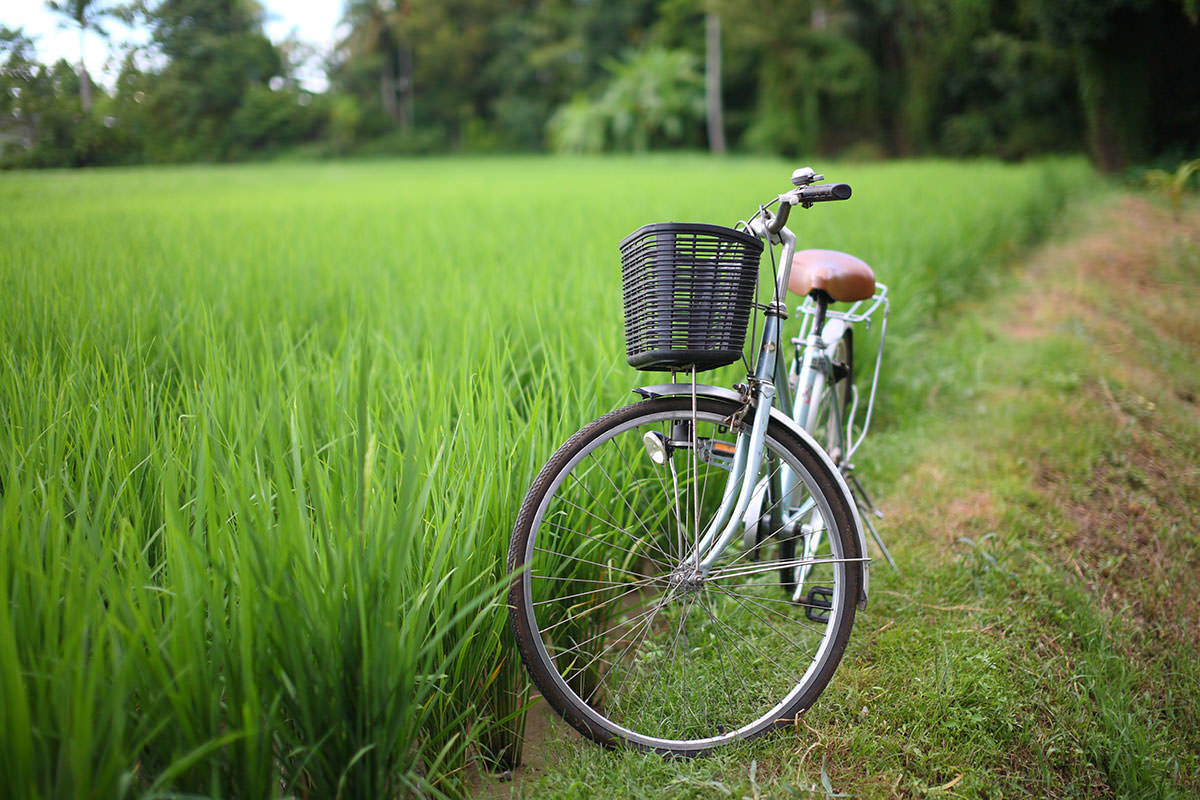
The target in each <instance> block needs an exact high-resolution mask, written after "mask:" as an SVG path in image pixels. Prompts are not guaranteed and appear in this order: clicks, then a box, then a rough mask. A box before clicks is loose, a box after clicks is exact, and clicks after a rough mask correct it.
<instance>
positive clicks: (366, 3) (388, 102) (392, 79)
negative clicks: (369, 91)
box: [341, 0, 413, 129]
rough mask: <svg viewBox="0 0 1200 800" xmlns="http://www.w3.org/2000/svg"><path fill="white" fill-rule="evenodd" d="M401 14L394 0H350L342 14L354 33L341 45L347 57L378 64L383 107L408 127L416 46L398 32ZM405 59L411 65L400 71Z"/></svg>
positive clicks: (392, 118)
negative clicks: (410, 44) (400, 72)
mask: <svg viewBox="0 0 1200 800" xmlns="http://www.w3.org/2000/svg"><path fill="white" fill-rule="evenodd" d="M400 16H401V11H400V9H399V8H397V7H396V5H395V3H394V2H392V0H350V2H349V3H347V4H346V13H345V15H344V16H343V17H342V21H343V22H344V23H346V24H348V25H349V26H350V33H349V34H348V35H347V36H346V38H345V39H344V40H342V42H341V47H343V48H345V50H346V51H347V52H346V58H347V59H350V60H364V61H370V62H371V63H373V64H376V65H377V66H376V69H377V70H378V74H379V101H380V104H381V105H382V106H383V111H384V113H385V114H387V116H388V117H389V118H390V119H391V120H392V122H393V123H394V124H397V125H399V126H400V128H401V129H407V128H409V127H411V126H412V88H413V87H412V48H411V47H410V46H409V45H408V44H407V43H402V42H401V41H399V39H398V38H397V36H396V32H395V27H396V26H397V25H398V24H399V22H400ZM402 63H403V64H405V65H406V66H407V67H408V69H407V70H406V71H405V72H404V73H403V74H399V73H398V70H399V67H400V65H401V64H402ZM401 97H402V98H403V100H401Z"/></svg>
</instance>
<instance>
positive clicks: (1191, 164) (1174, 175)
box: [1144, 158, 1200, 219]
mask: <svg viewBox="0 0 1200 800" xmlns="http://www.w3.org/2000/svg"><path fill="white" fill-rule="evenodd" d="M1197 172H1200V158H1197V159H1195V160H1192V161H1185V162H1183V163H1182V164H1180V165H1179V166H1178V167H1176V168H1175V171H1174V172H1167V171H1166V170H1162V169H1152V170H1149V171H1147V172H1146V175H1145V178H1144V179H1145V181H1146V185H1147V186H1149V187H1151V188H1153V189H1159V190H1160V191H1162V192H1164V193H1165V194H1166V195H1167V198H1168V199H1169V200H1170V201H1171V210H1172V212H1173V213H1174V214H1175V219H1179V214H1180V210H1181V203H1182V201H1183V191H1184V189H1186V188H1187V186H1188V181H1189V180H1191V177H1192V175H1194V174H1195V173H1197Z"/></svg>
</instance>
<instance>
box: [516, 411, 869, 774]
mask: <svg viewBox="0 0 1200 800" xmlns="http://www.w3.org/2000/svg"><path fill="white" fill-rule="evenodd" d="M738 410H739V406H738V405H737V404H736V403H734V402H732V401H728V400H724V399H715V398H703V397H702V398H698V399H697V400H696V405H695V410H694V412H693V405H692V398H690V397H668V398H657V399H653V400H647V401H644V402H640V403H635V404H633V405H631V406H627V407H625V408H622V409H618V410H617V411H614V412H611V413H609V414H606V415H605V416H603V417H601V418H599V419H597V420H595V421H594V422H592V423H590V424H588V425H586V426H585V427H583V428H582V429H580V430H579V431H578V432H577V433H576V434H575V435H574V436H572V437H571V438H570V439H569V440H568V441H567V442H566V443H565V444H564V445H563V446H562V447H561V448H559V450H558V451H557V452H556V453H555V454H554V455H553V456H551V458H550V459H549V461H548V462H547V463H546V465H545V466H544V467H543V468H542V470H541V472H540V473H539V475H538V476H537V478H536V479H535V480H534V482H533V484H532V486H531V487H530V489H529V492H528V493H527V495H526V497H525V500H524V503H523V504H522V506H521V510H520V512H519V514H518V517H517V522H516V525H515V527H514V529H513V534H512V539H511V542H510V546H509V553H508V569H509V574H510V576H512V578H511V582H510V586H509V592H508V604H509V622H510V628H511V630H512V633H513V636H514V637H515V639H516V642H517V645H518V649H519V651H520V654H521V658H522V660H523V662H524V664H525V666H526V669H527V670H528V672H529V675H530V677H531V678H532V679H533V682H534V683H535V684H536V685H537V687H538V689H539V690H540V691H541V694H542V696H543V697H544V698H545V699H546V701H547V702H549V704H550V705H551V706H552V707H553V708H554V709H555V710H556V711H557V712H558V713H559V714H560V715H561V716H562V717H563V718H564V719H565V720H566V721H567V722H568V723H569V724H571V725H572V726H573V727H574V728H575V729H576V730H578V731H579V732H580V733H582V734H584V735H585V736H587V737H588V738H590V739H592V740H593V741H596V742H598V743H600V744H602V745H605V746H609V747H613V746H618V745H628V746H631V747H634V748H638V749H645V750H653V751H656V752H660V753H670V754H675V755H685V756H693V755H702V754H705V753H708V752H711V751H712V750H713V749H715V748H717V747H720V746H722V745H725V744H729V743H732V742H734V741H739V740H744V739H750V738H753V737H756V736H759V735H761V734H764V733H767V732H768V731H771V730H774V729H777V728H780V727H785V726H788V725H791V724H793V723H794V721H795V719H796V717H797V716H798V715H799V714H800V713H802V712H803V711H804V710H806V709H807V708H808V707H809V706H811V705H812V703H813V702H814V701H815V700H816V699H817V697H818V696H819V695H820V693H821V692H822V690H823V689H824V688H825V686H826V685H827V684H828V682H829V680H830V678H831V677H832V676H833V673H834V670H835V669H836V667H837V665H838V662H839V661H840V660H841V657H842V653H843V651H844V650H845V647H846V642H847V641H848V639H849V636H850V629H851V627H852V626H853V623H854V614H855V608H856V604H857V601H858V595H859V587H860V586H861V581H862V570H863V562H862V557H863V555H864V554H863V553H861V552H860V549H859V542H858V538H857V536H856V535H855V528H854V523H853V519H854V517H853V509H852V508H851V507H850V504H849V503H848V502H847V500H846V498H845V496H844V495H843V494H842V492H841V491H840V490H839V488H838V485H837V482H836V479H835V477H834V475H833V473H832V471H831V470H830V469H829V468H828V466H827V464H826V462H825V461H823V460H822V459H821V458H820V456H819V454H818V453H817V452H816V450H815V448H814V447H813V446H812V445H811V444H809V443H808V442H806V441H804V440H803V439H801V438H800V437H799V436H796V435H795V434H794V433H793V432H792V431H791V430H789V429H787V427H786V426H784V425H783V424H782V423H780V422H777V421H772V423H771V424H770V425H769V426H768V429H767V434H766V441H765V449H766V451H767V453H768V454H770V455H773V456H774V457H775V460H774V462H773V461H772V459H771V458H767V457H764V459H763V463H764V464H770V463H777V464H780V465H783V466H786V467H787V468H788V469H792V470H794V471H795V472H796V474H797V475H798V476H799V480H798V487H799V489H800V490H802V491H803V492H804V493H805V498H804V499H807V498H808V497H811V498H812V501H813V503H814V507H815V508H817V509H818V510H819V511H820V513H821V514H822V515H823V518H824V519H827V520H828V523H827V525H828V528H829V533H830V534H831V535H829V536H827V537H826V541H827V542H828V543H829V544H828V545H827V548H826V549H827V553H826V554H825V556H826V557H827V558H829V559H832V560H833V564H832V568H831V570H830V572H831V574H832V576H833V577H834V583H833V585H832V586H831V587H830V590H831V596H832V609H831V611H830V617H829V621H828V622H826V623H824V624H814V623H813V622H812V621H811V620H809V619H808V618H807V617H806V616H805V615H804V612H803V610H802V609H798V608H797V607H796V606H795V605H793V604H791V603H789V602H788V601H787V600H786V598H781V597H779V594H778V591H779V590H778V574H779V570H778V566H779V565H778V563H777V562H768V563H766V564H759V563H756V562H753V561H751V560H750V558H749V556H750V555H752V554H751V553H749V552H748V551H747V550H745V549H744V548H742V547H739V546H738V545H737V543H738V542H741V541H742V539H741V537H734V540H733V543H732V544H731V546H730V547H729V548H728V549H727V550H726V551H725V552H724V554H723V555H722V558H721V559H720V560H718V561H717V563H716V564H715V565H714V566H713V569H712V571H711V572H709V574H708V576H707V577H705V578H700V577H697V576H696V575H695V570H694V569H681V568H680V564H681V563H682V561H683V559H682V557H681V556H680V554H681V553H685V552H688V550H689V545H688V544H686V543H685V538H686V537H687V536H690V537H692V542H691V543H690V546H691V547H693V548H694V546H695V538H696V536H697V531H698V530H700V529H701V528H702V527H703V526H702V525H698V524H696V521H697V520H700V522H701V523H704V522H706V521H707V520H708V519H709V518H710V517H711V515H712V511H714V510H715V507H716V506H717V505H718V504H719V501H720V498H721V488H722V487H723V485H724V480H725V478H727V476H728V472H727V471H726V469H725V468H724V467H723V466H722V465H721V463H720V462H719V461H718V460H717V459H715V458H713V457H712V456H710V455H708V452H709V451H706V448H707V447H708V446H709V443H711V442H713V441H714V440H715V441H724V442H730V441H732V440H733V439H734V438H735V437H736V435H737V433H738V431H739V430H740V427H739V423H737V422H733V421H732V418H733V417H734V415H735V414H736V412H737V411H738ZM731 424H732V427H730V426H731ZM746 424H747V425H748V424H749V423H748V422H747V423H746ZM681 431H682V433H681ZM648 437H649V438H648ZM658 437H662V438H661V439H659V438H658ZM680 437H682V438H680ZM648 441H649V442H650V444H651V445H654V446H658V445H661V444H662V443H663V442H664V441H665V442H666V445H667V447H666V450H665V451H664V452H665V453H666V455H665V456H664V458H663V461H661V462H656V461H654V460H652V458H651V450H652V448H651V447H649V446H647V442H648ZM672 443H676V444H672ZM679 443H682V444H679ZM677 464H678V467H680V468H682V470H683V478H684V481H683V484H682V485H683V488H684V490H685V491H684V492H683V501H682V502H681V501H680V492H679V486H680V480H679V478H680V470H679V469H677V468H676V465H677ZM701 465H703V469H701ZM760 474H761V473H760ZM767 477H768V478H769V477H770V476H769V475H768V476H767ZM789 501H790V502H792V503H799V502H801V498H800V497H799V496H798V495H794V496H793V497H791V498H789ZM689 507H690V509H689ZM792 507H793V508H794V507H795V506H792ZM796 516H799V515H796ZM775 535H776V536H783V535H784V532H783V531H778V532H775ZM763 546H770V547H772V550H771V551H770V552H775V550H774V546H775V542H772V541H768V542H761V543H758V544H756V545H755V548H757V547H763Z"/></svg>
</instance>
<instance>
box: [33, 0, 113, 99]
mask: <svg viewBox="0 0 1200 800" xmlns="http://www.w3.org/2000/svg"><path fill="white" fill-rule="evenodd" d="M46 7H47V8H49V9H50V10H51V11H53V12H55V13H56V14H61V15H62V16H64V17H66V18H67V19H69V20H71V22H73V23H74V24H75V25H76V26H77V27H78V28H79V99H80V102H81V103H82V105H83V110H84V111H91V110H92V81H91V78H89V77H88V73H87V66H86V65H85V64H84V63H83V40H84V36H85V35H86V34H87V31H88V28H91V29H92V30H94V31H96V33H99V34H100V35H101V36H104V35H105V34H104V29H103V28H101V27H100V24H99V20H100V19H101V18H102V17H106V16H108V15H109V14H110V13H111V11H110V10H109V9H107V8H100V7H98V6H97V3H95V2H94V0H46Z"/></svg>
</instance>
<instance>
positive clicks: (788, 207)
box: [767, 183, 853, 234]
mask: <svg viewBox="0 0 1200 800" xmlns="http://www.w3.org/2000/svg"><path fill="white" fill-rule="evenodd" d="M852 192H853V190H852V189H851V188H850V184H848V183H819V184H817V185H815V186H801V187H799V188H798V189H793V190H792V191H790V192H788V193H787V194H781V195H779V210H778V211H777V212H776V214H775V218H774V219H773V220H771V221H770V222H769V223H767V230H768V231H770V232H771V233H772V234H777V233H779V232H780V231H781V230H783V226H784V225H786V224H787V218H788V214H790V213H791V211H792V206H794V205H796V204H797V203H799V204H800V205H802V206H804V207H805V208H808V207H809V206H811V205H812V204H813V203H825V202H829V201H831V200H849V199H850V195H851V194H852Z"/></svg>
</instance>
